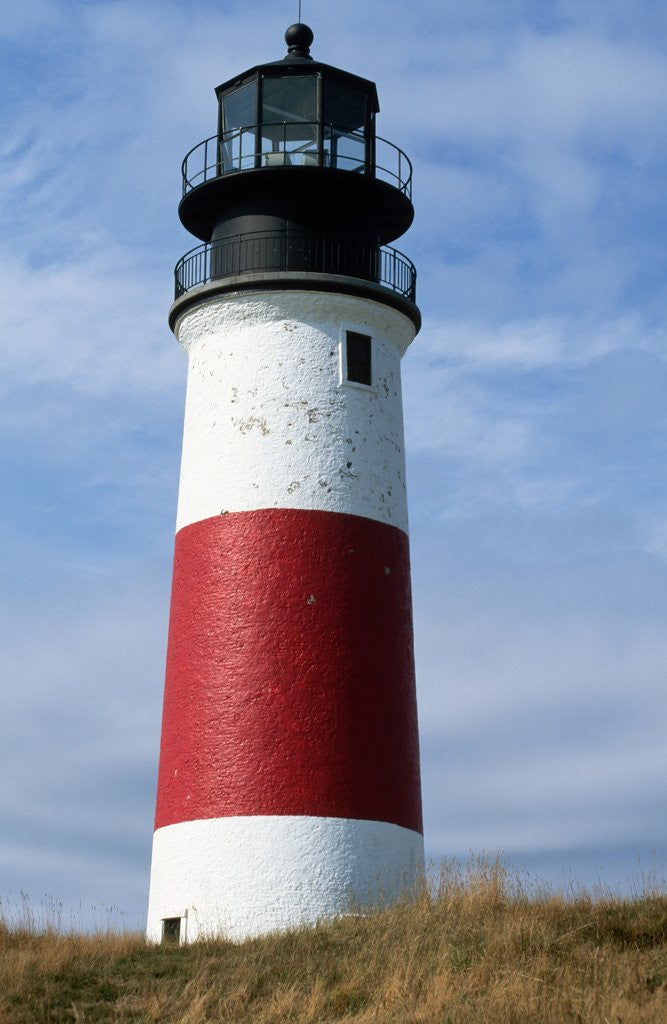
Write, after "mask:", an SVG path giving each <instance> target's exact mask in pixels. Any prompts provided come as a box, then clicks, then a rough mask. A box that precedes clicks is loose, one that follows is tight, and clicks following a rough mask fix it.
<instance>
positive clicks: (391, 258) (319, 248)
mask: <svg viewBox="0 0 667 1024" xmlns="http://www.w3.org/2000/svg"><path fill="white" fill-rule="evenodd" d="M290 270H291V271H308V272H311V273H316V274H342V275H344V276H346V277H358V278H361V279H362V280H364V281H372V282H374V283H375V284H379V285H382V286H383V287H385V288H390V289H391V290H392V291H394V292H397V293H398V294H399V295H401V296H403V298H406V299H409V300H410V301H411V302H414V301H415V296H416V281H417V271H416V269H415V266H414V264H413V263H412V262H411V261H410V260H409V259H408V258H407V256H404V255H403V253H401V252H399V251H398V250H397V249H392V248H391V247H389V246H382V247H380V246H376V245H372V244H369V243H365V242H358V241H356V240H354V239H352V240H347V239H344V240H341V239H332V238H330V237H327V236H323V235H309V234H299V233H298V232H291V231H289V230H287V229H285V230H282V231H252V232H246V233H244V234H238V235H229V236H227V237H226V238H220V239H217V240H216V241H214V242H207V243H205V244H204V245H200V246H197V248H196V249H191V250H190V252H187V253H186V254H185V256H182V257H181V259H180V260H179V261H178V263H177V264H176V267H175V269H174V276H175V293H176V298H179V297H180V296H181V295H183V294H184V293H185V292H188V291H190V289H192V288H196V287H198V286H199V285H202V284H207V283H208V282H210V281H217V280H219V279H221V278H225V277H237V276H239V275H243V274H252V273H258V272H262V271H269V272H270V271H290Z"/></svg>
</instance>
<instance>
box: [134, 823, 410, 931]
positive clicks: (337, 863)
mask: <svg viewBox="0 0 667 1024" xmlns="http://www.w3.org/2000/svg"><path fill="white" fill-rule="evenodd" d="M423 871H424V843H423V838H422V836H421V835H420V834H419V833H418V832H414V831H412V830H411V829H407V828H402V827H401V826H400V825H392V824H388V823H387V822H382V821H358V820H356V819H347V818H319V817H310V816H306V815H303V816H291V815H285V816H275V817H274V816H259V815H258V816H253V817H227V818H210V819H204V820H199V821H185V822H179V823H178V824H175V825H167V826H165V827H164V828H159V829H158V830H157V831H156V832H155V836H154V840H153V863H152V868H151V890H150V897H149V907H148V927H147V935H148V939H149V940H150V941H153V942H159V941H161V939H162V938H163V935H164V925H163V922H164V921H165V920H166V921H168V922H172V932H171V933H170V934H174V932H173V923H176V921H177V919H178V922H179V923H178V925H177V927H176V933H177V934H178V936H179V938H180V941H181V942H193V941H196V940H197V939H204V938H210V937H214V936H215V937H221V938H226V939H231V940H233V941H243V940H244V939H248V938H252V937H255V936H258V935H265V934H268V933H270V932H276V931H287V930H289V929H292V928H298V927H300V926H301V925H312V924H315V923H316V922H317V921H319V920H322V919H327V918H334V917H338V916H341V915H344V914H350V913H360V912H363V911H364V910H367V909H369V908H371V907H378V906H385V905H389V904H391V903H395V902H396V901H397V900H399V899H401V898H402V897H403V896H408V895H409V894H410V893H411V892H414V891H415V888H416V887H417V886H418V885H419V882H420V880H421V878H422V876H423Z"/></svg>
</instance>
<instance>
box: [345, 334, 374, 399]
mask: <svg viewBox="0 0 667 1024" xmlns="http://www.w3.org/2000/svg"><path fill="white" fill-rule="evenodd" d="M344 371H345V372H344V374H343V378H344V380H346V381H349V382H350V383H352V384H366V385H368V386H369V387H370V385H371V384H372V383H373V368H372V365H371V339H370V337H369V336H368V335H367V334H359V332H358V331H346V332H345V366H344Z"/></svg>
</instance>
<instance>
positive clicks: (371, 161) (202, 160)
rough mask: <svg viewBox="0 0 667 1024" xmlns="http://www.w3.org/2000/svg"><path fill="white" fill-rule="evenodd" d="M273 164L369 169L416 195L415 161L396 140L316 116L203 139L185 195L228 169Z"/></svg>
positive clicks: (186, 168) (185, 168) (187, 167)
mask: <svg viewBox="0 0 667 1024" xmlns="http://www.w3.org/2000/svg"><path fill="white" fill-rule="evenodd" d="M274 167H332V168H336V169H338V170H343V171H351V172H354V173H358V174H359V173H361V174H366V175H369V176H370V177H373V178H378V179H379V180H381V181H386V182H388V183H389V184H390V185H393V186H394V188H397V189H399V191H400V192H402V193H403V194H404V195H405V196H407V198H408V199H410V198H411V197H412V164H411V163H410V160H409V158H408V157H407V156H406V155H405V153H404V152H403V150H401V149H399V148H398V146H395V145H394V144H393V142H388V141H387V140H386V139H382V138H379V137H376V138H375V139H371V138H369V137H368V136H366V135H365V134H364V133H363V132H361V131H355V130H352V129H349V128H343V127H340V126H337V125H333V124H331V125H323V124H320V123H318V122H316V121H313V122H303V121H298V122H281V123H280V124H261V125H256V124H255V125H248V126H247V127H244V128H238V129H236V130H235V131H229V132H224V133H223V134H222V135H212V136H211V137H210V138H209V139H204V141H203V142H199V143H198V144H197V145H196V146H193V148H192V149H191V150H190V152H189V153H187V154H186V156H185V158H184V160H183V164H182V172H183V195H184V196H185V195H187V193H188V192H190V191H191V190H192V189H193V188H197V186H198V185H203V184H204V183H205V182H207V181H211V180H212V179H214V178H219V177H221V176H223V175H225V174H235V173H238V172H239V171H249V170H256V169H258V168H274Z"/></svg>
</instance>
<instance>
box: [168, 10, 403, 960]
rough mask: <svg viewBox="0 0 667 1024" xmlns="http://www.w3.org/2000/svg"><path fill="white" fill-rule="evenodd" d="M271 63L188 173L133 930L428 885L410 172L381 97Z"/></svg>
mask: <svg viewBox="0 0 667 1024" xmlns="http://www.w3.org/2000/svg"><path fill="white" fill-rule="evenodd" d="M312 38H313V37H312V33H311V31H310V29H308V28H307V27H306V26H305V25H294V26H292V27H291V28H290V29H288V31H287V33H286V40H287V42H288V45H289V52H288V55H287V57H286V58H285V59H284V60H281V61H277V62H275V63H273V64H266V65H261V66H259V67H255V68H251V69H250V70H249V71H247V72H245V73H244V74H242V75H239V76H236V77H235V78H234V79H231V80H230V81H229V82H227V83H225V84H224V85H222V86H220V87H219V88H218V89H217V90H216V92H217V95H218V100H219V124H218V132H217V134H216V135H215V136H214V137H213V138H212V139H209V140H207V141H206V142H204V143H201V144H200V145H199V146H197V147H195V149H194V150H192V151H191V152H190V153H189V154H188V156H187V157H186V159H185V161H184V163H183V179H184V191H183V199H182V202H181V205H180V207H179V213H180V216H181V219H182V221H183V223H184V224H185V226H186V227H187V228H188V229H189V230H190V231H192V233H193V234H195V235H197V236H199V237H200V238H201V239H202V240H203V241H204V244H203V245H200V246H199V247H198V248H196V249H194V250H192V251H191V252H189V253H187V254H186V256H184V257H183V258H182V259H181V260H180V261H179V263H178V264H177V267H176V301H175V302H174V304H173V306H172V308H171V311H170V324H171V326H172V328H173V330H174V333H175V334H176V336H177V338H178V340H179V342H180V343H181V344H182V345H183V347H184V348H185V350H186V352H187V354H188V360H189V369H188V385H187V399H186V411H185V427H184V439H183V458H182V466H181V479H180V491H179V503H178V519H177V532H176V544H175V556H174V579H173V589H172V606H171V617H170V627H169V645H168V653H167V673H166V684H165V703H164V716H163V727H162V745H161V753H160V770H159V781H158V798H157V811H156V822H155V836H154V844H153V860H152V867H151V887H150V899H149V912H148V936H149V938H151V939H153V940H155V941H159V940H161V939H163V938H178V939H180V941H193V940H195V939H197V938H199V937H204V936H211V935H224V936H226V937H230V938H233V939H243V938H245V937H248V936H253V935H258V934H263V933H266V932H269V931H273V930H277V929H285V928H289V927H294V926H297V925H299V924H302V923H313V922H315V921H316V920H318V919H320V918H322V917H331V916H336V915H339V914H344V913H349V912H356V911H358V910H359V909H363V908H364V907H367V906H369V905H377V904H379V903H382V902H383V901H387V902H391V901H392V900H395V899H396V898H398V897H399V896H400V894H401V893H402V892H404V891H405V890H406V888H410V887H411V886H414V884H415V882H416V881H417V879H418V878H419V876H420V874H421V872H422V870H423V840H422V824H421V798H420V784H419V753H418V737H417V718H416V704H415V685H414V665H413V651H412V617H411V602H410V575H409V554H408V536H407V529H408V522H407V504H406V489H405V459H404V449H403V418H402V403H401V376H400V361H401V358H402V356H403V354H404V353H405V351H406V349H407V347H408V345H409V344H410V342H411V341H412V339H413V337H414V335H415V334H416V332H417V330H418V328H419V324H420V314H419V311H418V309H417V306H416V305H415V270H414V267H413V265H412V264H411V263H410V261H409V260H407V259H406V257H405V256H403V255H401V254H400V253H398V252H396V250H394V249H390V248H388V247H387V246H386V243H387V242H391V241H393V240H394V239H395V238H397V237H398V236H399V235H401V234H402V233H403V232H404V231H405V230H406V229H407V228H408V227H409V225H410V223H411V221H412V217H413V208H412V203H411V167H410V162H409V160H408V159H407V157H406V156H405V155H404V154H403V153H401V151H400V150H398V149H396V147H394V146H393V145H391V144H390V143H386V142H383V141H382V140H379V139H377V138H376V135H375V115H376V113H377V111H378V109H379V108H378V102H377V94H376V91H375V86H374V85H373V83H371V82H369V81H367V80H365V79H362V78H359V77H357V76H355V75H350V74H347V73H346V72H342V71H340V70H338V69H336V68H332V67H329V66H328V65H325V64H321V63H319V62H316V61H314V60H313V59H312V58H311V56H310V52H309V47H310V44H311V42H312Z"/></svg>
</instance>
